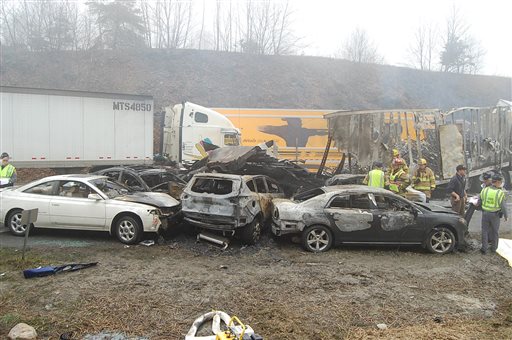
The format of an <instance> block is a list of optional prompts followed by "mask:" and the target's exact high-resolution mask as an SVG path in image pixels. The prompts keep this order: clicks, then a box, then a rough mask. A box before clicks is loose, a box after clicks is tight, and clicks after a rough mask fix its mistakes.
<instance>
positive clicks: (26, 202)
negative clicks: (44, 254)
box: [11, 181, 59, 228]
mask: <svg viewBox="0 0 512 340" xmlns="http://www.w3.org/2000/svg"><path fill="white" fill-rule="evenodd" d="M58 185H59V181H47V182H44V183H40V184H37V185H35V186H33V187H30V188H28V189H25V190H24V191H23V192H20V193H19V195H17V197H15V198H13V200H15V201H16V204H15V205H16V206H18V207H20V208H22V209H24V210H28V209H36V208H37V209H38V214H37V222H36V223H35V225H36V226H37V227H39V228H48V227H51V223H50V201H51V199H52V197H53V195H54V194H55V193H56V191H57V188H58ZM12 203H13V202H11V204H12Z"/></svg>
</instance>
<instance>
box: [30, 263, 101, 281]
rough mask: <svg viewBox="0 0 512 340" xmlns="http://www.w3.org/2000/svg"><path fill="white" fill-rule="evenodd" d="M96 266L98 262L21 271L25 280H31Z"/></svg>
mask: <svg viewBox="0 0 512 340" xmlns="http://www.w3.org/2000/svg"><path fill="white" fill-rule="evenodd" d="M97 264H98V262H91V263H72V264H66V265H63V266H56V267H52V266H46V267H37V268H33V269H25V270H24V271H23V276H25V278H26V279H31V278H33V277H43V276H49V275H55V274H58V273H65V272H75V271H77V270H80V269H85V268H89V267H94V266H96V265H97Z"/></svg>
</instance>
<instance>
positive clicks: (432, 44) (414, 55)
mask: <svg viewBox="0 0 512 340" xmlns="http://www.w3.org/2000/svg"><path fill="white" fill-rule="evenodd" d="M438 40H439V35H438V33H437V30H436V27H435V26H433V25H432V24H429V25H421V26H418V28H417V29H416V32H415V34H414V41H413V42H412V44H411V46H410V47H409V59H410V60H411V61H412V63H413V66H414V67H416V68H419V69H420V70H426V71H432V70H433V69H434V67H435V65H436V62H435V58H436V57H437V55H436V53H437V50H438V47H439V46H438V45H439V44H438Z"/></svg>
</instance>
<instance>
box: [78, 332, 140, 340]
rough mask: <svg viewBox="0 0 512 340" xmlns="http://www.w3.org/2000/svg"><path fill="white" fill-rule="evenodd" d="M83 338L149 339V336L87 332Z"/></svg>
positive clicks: (96, 339)
mask: <svg viewBox="0 0 512 340" xmlns="http://www.w3.org/2000/svg"><path fill="white" fill-rule="evenodd" d="M83 340H149V338H146V337H137V336H127V335H124V334H122V333H109V332H101V333H98V334H87V335H86V336H85V337H84V338H83Z"/></svg>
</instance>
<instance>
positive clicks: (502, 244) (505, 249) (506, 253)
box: [496, 238, 512, 267]
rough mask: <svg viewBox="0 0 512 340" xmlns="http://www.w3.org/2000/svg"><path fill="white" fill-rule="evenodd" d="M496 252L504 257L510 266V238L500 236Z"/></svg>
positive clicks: (511, 241)
mask: <svg viewBox="0 0 512 340" xmlns="http://www.w3.org/2000/svg"><path fill="white" fill-rule="evenodd" d="M496 252H497V253H498V254H500V255H501V256H502V257H504V258H505V259H506V260H507V261H508V264H509V265H510V266H511V267H512V240H509V239H506V238H500V241H499V243H498V249H497V250H496Z"/></svg>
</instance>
